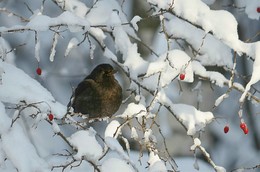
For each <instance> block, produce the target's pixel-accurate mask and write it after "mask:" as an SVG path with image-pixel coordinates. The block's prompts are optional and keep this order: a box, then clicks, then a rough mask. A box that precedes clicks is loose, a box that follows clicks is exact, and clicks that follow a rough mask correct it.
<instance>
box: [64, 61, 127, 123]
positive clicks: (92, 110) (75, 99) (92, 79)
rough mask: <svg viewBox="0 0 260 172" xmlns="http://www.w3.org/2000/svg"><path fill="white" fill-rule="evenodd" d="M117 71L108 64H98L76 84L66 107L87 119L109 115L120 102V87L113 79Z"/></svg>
mask: <svg viewBox="0 0 260 172" xmlns="http://www.w3.org/2000/svg"><path fill="white" fill-rule="evenodd" d="M116 72H117V71H116V70H115V69H114V68H113V67H112V66H111V65H110V64H100V65H98V66H96V67H95V68H94V69H93V71H92V72H91V73H90V74H89V75H88V76H86V77H85V78H84V80H83V81H82V82H80V83H79V84H78V86H77V87H76V89H75V91H74V93H73V94H72V96H71V99H70V102H69V103H68V105H67V106H68V108H70V107H72V108H73V110H74V113H81V114H82V115H87V117H88V119H99V118H104V117H111V116H112V115H113V114H115V113H116V112H117V110H118V109H119V107H120V105H121V103H122V97H123V96H122V87H121V86H120V84H119V83H118V81H117V80H116V79H115V77H114V74H115V73H116Z"/></svg>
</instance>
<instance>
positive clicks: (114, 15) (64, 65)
mask: <svg viewBox="0 0 260 172" xmlns="http://www.w3.org/2000/svg"><path fill="white" fill-rule="evenodd" d="M11 1H12V0H11ZM11 1H10V4H9V5H8V6H7V7H6V8H0V12H1V14H3V15H7V17H8V21H9V19H10V22H8V23H6V19H2V15H1V16H0V20H1V23H3V24H2V25H1V27H0V36H1V38H0V56H1V57H0V60H1V61H0V81H1V82H0V100H1V102H0V111H1V114H2V117H1V119H0V124H1V125H0V135H1V137H0V171H1V170H6V169H7V170H9V171H11V170H13V171H14V170H18V171H40V170H42V171H50V170H53V171H70V170H72V171H76V172H81V171H97V172H100V171H102V172H103V171H129V172H132V171H182V166H183V164H182V162H186V161H184V159H183V158H180V159H179V158H178V157H176V155H185V156H189V155H191V153H190V152H189V151H192V153H193V154H194V157H195V163H194V168H195V169H200V164H199V163H198V162H199V161H198V160H197V159H198V158H199V157H202V158H203V159H205V160H207V163H208V164H209V165H210V166H211V167H209V168H208V169H207V170H206V171H212V170H213V169H214V170H215V171H219V172H222V171H223V172H224V171H226V169H227V171H228V170H229V169H230V168H234V167H235V166H240V164H243V160H244V159H243V158H244V157H248V156H250V157H249V158H248V159H252V160H255V161H256V162H258V163H259V156H255V157H253V155H255V152H259V151H258V150H259V147H260V146H259V145H260V144H259V143H260V141H259V136H258V135H259V134H258V133H259V131H258V129H257V127H256V126H257V120H254V119H253V118H254V117H255V116H256V115H255V114H258V113H259V112H257V111H250V110H248V108H247V106H244V105H245V104H246V103H247V102H253V103H255V104H259V103H260V99H259V89H258V88H257V87H258V81H259V79H260V78H259V70H260V69H259V59H260V57H259V54H260V52H259V50H260V44H259V31H258V30H257V29H258V28H253V27H252V28H251V27H250V29H247V34H249V35H250V39H248V40H246V41H244V39H243V36H241V34H240V32H242V30H243V29H241V28H242V27H241V28H239V29H240V30H239V31H240V32H238V26H242V25H243V22H245V21H248V17H249V18H252V19H254V20H259V16H260V13H259V12H258V10H259V9H260V7H259V6H260V4H259V2H258V1H257V0H252V1H243V0H238V1H231V0H228V1H226V3H227V4H225V5H224V4H222V3H224V2H220V1H214V0H203V1H202V0H193V1H190V0H164V1H162V0H147V1H146V2H147V7H148V9H145V10H143V12H144V13H145V14H146V15H147V16H144V15H143V14H142V15H141V14H135V13H133V16H134V17H133V16H132V14H131V15H130V13H129V9H128V6H129V7H130V5H129V4H130V3H131V1H124V0H123V1H116V0H96V1H88V0H87V1H79V0H59V1H58V0H53V1H44V0H43V1H42V2H40V1H31V0H26V2H25V3H26V7H27V8H26V7H25V6H20V5H19V3H17V4H16V5H17V7H16V6H13V7H12V5H11V4H12V2H11ZM39 2H40V5H39ZM2 3H4V2H0V4H1V5H2ZM137 3H138V5H139V2H137ZM3 5H5V4H3ZM140 6H141V3H140ZM9 8H10V9H9ZM35 8H36V9H35ZM37 8H38V9H37ZM141 8H142V7H141ZM258 8H259V9H258ZM21 9H23V10H21ZM24 9H27V10H28V11H29V13H25V11H26V10H24ZM142 9H143V8H142ZM213 9H214V10H213ZM228 10H229V11H230V12H228ZM235 10H238V12H239V14H240V15H241V14H242V15H244V16H242V17H241V16H235V15H234V14H236V13H234V11H235ZM28 11H27V12H28ZM232 11H233V14H232V13H231V12H232ZM28 14H29V15H30V14H31V15H30V16H28ZM139 15H140V16H141V17H139ZM24 16H27V17H28V18H26V17H24ZM5 17H6V16H5ZM151 19H156V21H157V26H158V29H157V30H156V31H155V32H153V33H150V31H147V30H146V31H143V30H142V29H143V28H142V26H143V23H142V22H147V23H150V21H151ZM240 19H241V20H240ZM242 20H243V22H241V21H242ZM250 24H251V23H250ZM157 26H156V27H157ZM250 26H251V25H250ZM137 32H138V33H137ZM151 35H152V36H153V39H151V40H153V43H154V44H153V43H146V42H145V41H144V40H143V38H146V37H149V36H151ZM139 36H140V37H139ZM13 38H15V39H13ZM13 40H15V41H13ZM16 40H17V42H16ZM7 43H10V45H11V46H8V45H7ZM20 45H21V46H20ZM140 45H141V46H140ZM142 46H143V47H144V49H146V50H147V51H148V53H146V55H145V53H143V49H142ZM16 50H17V51H16ZM14 54H15V55H16V57H15V56H14ZM31 57H33V58H32V59H33V60H32V59H30V58H31ZM34 57H35V58H36V59H35V58H34ZM63 57H66V58H63ZM244 57H247V58H248V60H247V62H249V63H248V64H246V63H245V61H244ZM15 62H17V63H15ZM35 63H36V65H35ZM100 63H111V64H112V65H113V66H114V67H115V68H116V69H117V70H118V73H117V74H115V76H116V79H117V80H118V81H119V83H120V84H121V85H122V87H123V92H124V98H125V100H124V102H123V103H122V105H121V108H120V109H119V111H118V112H117V114H115V115H114V116H112V117H111V118H108V119H106V120H104V119H100V120H97V121H95V122H93V121H89V120H88V119H86V117H85V116H84V115H82V114H76V115H75V114H73V112H72V111H69V110H67V108H66V104H67V102H68V99H69V97H70V95H71V92H73V90H74V88H75V87H76V85H77V83H79V81H80V80H82V79H83V78H85V77H86V75H87V74H88V73H89V72H90V71H91V69H93V68H94V66H95V65H97V64H100ZM37 65H38V67H39V66H41V68H42V69H44V75H39V73H41V72H38V76H37V75H36V74H35V69H36V68H37ZM243 65H244V66H247V67H252V71H249V72H248V73H245V72H244V71H243V70H241V68H243V67H244V66H243ZM32 66H33V67H32ZM35 66H36V67H35ZM32 68H33V72H34V73H32V72H31V70H32ZM63 71H66V72H63ZM35 75H36V76H35ZM209 90H210V91H209ZM234 93H235V94H236V95H238V96H239V97H240V99H239V98H238V97H236V96H234ZM194 95H195V96H194ZM224 100H225V101H224ZM230 102H231V103H232V104H231V103H230ZM223 107H224V108H223ZM234 109H235V110H234ZM244 109H246V110H244ZM232 110H233V111H232ZM243 110H244V111H243ZM245 112H246V113H248V114H246V113H245ZM251 112H252V114H251ZM237 113H239V116H238V117H237V116H236V114H237ZM231 118H232V120H230V119H231ZM102 120H103V122H101V121H102ZM172 121H174V124H172V123H171V122H172ZM242 122H243V123H244V124H247V126H248V128H249V130H247V132H246V134H247V135H246V136H245V137H243V142H241V140H239V139H238V138H240V139H241V136H240V135H239V134H237V133H240V134H241V131H240V128H239V124H240V123H242ZM254 122H255V123H256V124H254ZM223 123H225V125H226V126H228V127H229V128H230V132H228V133H227V132H226V133H225V136H227V134H233V135H232V137H228V138H227V137H223V135H224V134H223V128H221V129H219V128H220V127H219V126H221V125H222V124H223ZM90 125H92V127H93V128H92V127H90ZM99 125H100V126H101V127H100V126H99ZM97 126H98V127H97ZM237 130H238V131H240V132H237ZM248 131H249V132H248ZM212 133H213V134H212ZM242 134H243V133H242ZM179 135H181V138H179V137H178V136H179ZM243 136H244V135H243ZM183 138H185V139H186V138H187V139H189V140H191V141H192V142H193V143H190V142H186V140H185V141H183V140H184V139H183ZM230 138H232V139H230ZM245 138H246V139H245ZM251 138H254V139H251ZM212 140H213V141H214V142H212ZM244 140H247V141H244ZM251 140H254V141H251ZM18 143H19V145H18ZM238 143H239V144H238ZM180 144H181V149H179V148H180V147H179V146H180ZM246 144H248V145H250V148H248V147H246ZM20 145H23V146H24V147H26V149H22V148H23V147H21V146H20ZM209 145H210V146H209ZM229 145H232V148H235V149H236V150H247V151H246V152H242V153H241V152H239V151H235V152H236V154H235V155H232V154H231V153H230V154H229V153H227V152H229V151H230V150H231V149H229V148H230V147H229ZM253 145H255V147H254V146H253ZM236 146H237V147H236ZM216 147H217V148H216ZM189 148H190V149H189ZM254 148H255V149H254ZM176 150H177V152H178V151H179V152H178V153H176ZM180 150H186V151H187V152H188V153H187V152H185V153H183V152H180ZM216 150H217V151H216ZM214 151H215V152H214ZM25 152H26V153H25ZM209 152H210V154H209ZM211 152H212V153H211ZM216 152H217V153H216ZM244 154H246V155H247V156H244ZM222 155H225V156H222ZM194 157H193V156H192V158H194ZM175 160H178V161H175ZM222 160H223V161H222ZM257 160H258V161H257ZM32 162H33V163H32ZM230 162H232V163H233V162H237V164H233V165H232V167H230V166H229V165H230V164H232V163H230ZM246 162H248V161H246ZM252 163H254V162H252ZM2 164H3V165H2ZM191 164H192V163H191ZM222 166H223V167H222ZM255 167H256V168H257V165H252V166H251V169H253V168H255ZM5 168H6V169H5ZM194 168H192V169H188V170H186V171H194ZM241 169H246V167H243V168H241ZM183 171H185V170H183Z"/></svg>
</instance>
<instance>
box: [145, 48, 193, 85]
mask: <svg viewBox="0 0 260 172" xmlns="http://www.w3.org/2000/svg"><path fill="white" fill-rule="evenodd" d="M189 61H190V57H189V56H188V55H187V54H186V53H185V52H183V51H181V50H172V51H169V52H167V53H165V54H163V55H161V56H160V57H159V58H158V60H156V61H154V62H151V63H150V64H149V66H148V69H147V72H146V75H145V77H149V76H151V75H154V74H156V73H159V72H161V79H160V83H161V84H160V85H161V86H162V87H165V86H166V85H168V84H170V83H171V82H172V80H173V79H175V78H176V77H177V76H178V75H179V74H180V73H185V79H184V80H183V81H186V82H193V80H194V78H193V70H192V66H191V65H190V62H189ZM151 84H153V85H154V83H151Z"/></svg>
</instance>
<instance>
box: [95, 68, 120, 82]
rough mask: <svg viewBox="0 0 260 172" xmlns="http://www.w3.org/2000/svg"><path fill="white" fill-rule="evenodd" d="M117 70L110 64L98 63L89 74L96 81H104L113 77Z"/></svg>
mask: <svg viewBox="0 0 260 172" xmlns="http://www.w3.org/2000/svg"><path fill="white" fill-rule="evenodd" d="M116 72H117V71H116V70H115V69H114V68H113V67H112V66H111V65H110V64H100V65H98V66H97V67H96V68H95V69H94V70H93V71H92V72H91V74H90V76H91V78H92V79H94V80H95V81H96V82H106V81H108V80H110V79H114V74H115V73H116Z"/></svg>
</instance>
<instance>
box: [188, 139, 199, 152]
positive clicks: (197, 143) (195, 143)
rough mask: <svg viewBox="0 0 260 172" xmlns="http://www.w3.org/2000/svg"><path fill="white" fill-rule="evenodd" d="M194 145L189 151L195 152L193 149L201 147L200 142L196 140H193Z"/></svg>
mask: <svg viewBox="0 0 260 172" xmlns="http://www.w3.org/2000/svg"><path fill="white" fill-rule="evenodd" d="M193 142H194V144H193V145H192V146H191V147H190V150H192V151H195V149H196V148H197V147H198V146H200V145H201V141H200V139H198V138H195V139H194V140H193Z"/></svg>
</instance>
